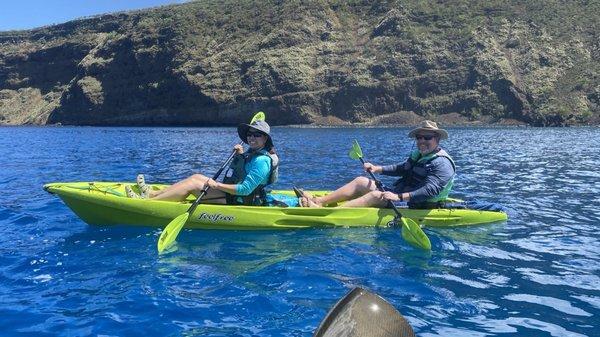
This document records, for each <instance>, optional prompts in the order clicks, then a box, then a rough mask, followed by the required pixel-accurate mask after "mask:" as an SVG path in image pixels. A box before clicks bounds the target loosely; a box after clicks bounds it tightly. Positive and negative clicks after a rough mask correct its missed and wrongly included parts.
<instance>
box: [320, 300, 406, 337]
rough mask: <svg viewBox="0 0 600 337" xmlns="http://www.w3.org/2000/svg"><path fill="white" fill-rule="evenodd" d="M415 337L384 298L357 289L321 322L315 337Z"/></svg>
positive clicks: (338, 303)
mask: <svg viewBox="0 0 600 337" xmlns="http://www.w3.org/2000/svg"><path fill="white" fill-rule="evenodd" d="M334 336H344V337H415V332H414V331H413V329H412V327H411V326H410V324H409V323H408V321H407V320H406V318H404V317H402V314H400V312H398V310H396V308H394V307H393V306H392V305H391V304H389V303H388V302H387V301H386V300H384V299H383V298H381V297H380V296H378V295H376V294H373V293H371V292H369V291H368V290H365V289H362V288H354V289H353V290H352V291H350V292H349V293H348V294H346V295H345V296H344V297H343V298H342V299H341V300H339V301H338V302H337V303H336V304H335V306H334V307H333V308H331V310H329V312H328V313H327V316H325V318H324V319H323V321H321V324H320V325H319V328H318V329H317V331H315V334H314V335H313V337H334Z"/></svg>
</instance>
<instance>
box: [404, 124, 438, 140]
mask: <svg viewBox="0 0 600 337" xmlns="http://www.w3.org/2000/svg"><path fill="white" fill-rule="evenodd" d="M419 131H428V132H434V133H436V134H437V135H438V136H439V137H440V139H447V138H448V132H447V131H446V130H444V129H440V128H438V126H437V123H436V122H434V121H430V120H424V121H422V122H421V126H419V127H418V128H416V129H413V130H411V131H410V132H409V133H408V137H410V138H415V135H416V134H417V133H418V132H419Z"/></svg>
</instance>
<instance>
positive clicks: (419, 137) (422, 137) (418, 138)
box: [415, 135, 435, 140]
mask: <svg viewBox="0 0 600 337" xmlns="http://www.w3.org/2000/svg"><path fill="white" fill-rule="evenodd" d="M433 138H435V136H432V135H428V136H423V135H416V136H415V139H416V140H421V139H424V140H432V139H433Z"/></svg>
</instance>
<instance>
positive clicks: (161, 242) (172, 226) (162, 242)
mask: <svg viewBox="0 0 600 337" xmlns="http://www.w3.org/2000/svg"><path fill="white" fill-rule="evenodd" d="M189 217H190V213H188V212H186V213H184V214H181V215H180V216H178V217H176V218H175V219H173V220H172V221H171V222H169V224H168V225H167V227H165V229H163V231H162V233H160V238H159V239H158V245H157V247H158V252H159V253H162V251H163V250H165V249H166V248H167V247H169V246H170V245H171V244H173V242H175V239H177V235H179V232H180V231H181V229H182V228H183V225H185V223H186V222H187V220H188V218H189Z"/></svg>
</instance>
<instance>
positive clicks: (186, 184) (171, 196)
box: [150, 174, 209, 201]
mask: <svg viewBox="0 0 600 337" xmlns="http://www.w3.org/2000/svg"><path fill="white" fill-rule="evenodd" d="M208 179H209V178H208V177H206V176H204V175H202V174H194V175H193V176H191V177H188V178H186V179H184V180H182V181H180V182H177V183H175V184H173V185H171V186H169V187H167V188H165V189H163V190H160V191H151V192H150V199H153V200H167V201H183V200H185V199H186V198H187V197H188V196H189V195H190V194H191V193H192V192H194V191H201V190H202V189H204V186H205V185H206V182H207V181H208Z"/></svg>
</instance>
